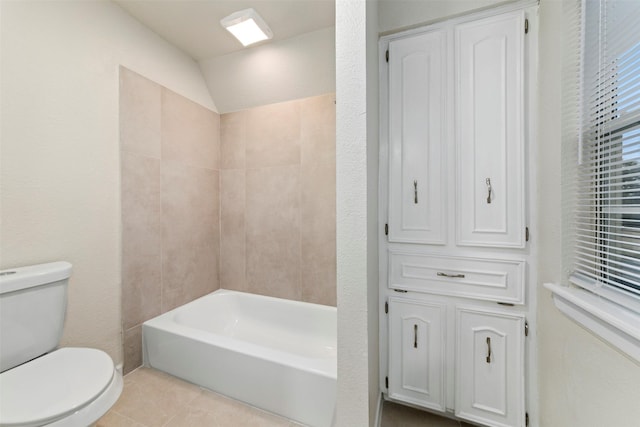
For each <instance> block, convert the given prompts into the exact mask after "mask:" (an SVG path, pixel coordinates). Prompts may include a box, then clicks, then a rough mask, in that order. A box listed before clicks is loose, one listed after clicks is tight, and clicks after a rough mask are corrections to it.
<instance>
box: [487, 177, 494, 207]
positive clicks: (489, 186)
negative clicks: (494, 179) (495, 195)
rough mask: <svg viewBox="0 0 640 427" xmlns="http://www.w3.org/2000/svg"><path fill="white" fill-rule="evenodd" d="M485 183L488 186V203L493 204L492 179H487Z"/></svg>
mask: <svg viewBox="0 0 640 427" xmlns="http://www.w3.org/2000/svg"><path fill="white" fill-rule="evenodd" d="M485 183H486V184H487V203H491V192H492V191H493V190H492V189H491V178H487V179H486V180H485Z"/></svg>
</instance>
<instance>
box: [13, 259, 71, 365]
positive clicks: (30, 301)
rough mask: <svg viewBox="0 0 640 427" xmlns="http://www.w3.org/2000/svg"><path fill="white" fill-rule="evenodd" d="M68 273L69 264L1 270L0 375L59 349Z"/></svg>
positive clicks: (58, 263) (61, 263)
mask: <svg viewBox="0 0 640 427" xmlns="http://www.w3.org/2000/svg"><path fill="white" fill-rule="evenodd" d="M70 274H71V264H69V263H68V262H52V263H48V264H39V265H33V266H29V267H20V268H13V269H9V270H2V271H0V343H1V345H0V372H2V371H5V370H7V369H10V368H13V367H14V366H17V365H20V364H22V363H24V362H27V361H29V360H31V359H34V358H36V357H38V356H41V355H43V354H44V353H47V352H49V351H51V350H53V349H55V348H56V347H57V346H58V343H59V342H60V338H61V336H62V328H63V326H64V316H65V311H66V307H67V282H68V279H69V276H70Z"/></svg>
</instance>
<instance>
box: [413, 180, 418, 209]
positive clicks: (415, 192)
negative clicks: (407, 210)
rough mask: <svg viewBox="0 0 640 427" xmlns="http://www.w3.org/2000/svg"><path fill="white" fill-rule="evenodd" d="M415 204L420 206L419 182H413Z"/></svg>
mask: <svg viewBox="0 0 640 427" xmlns="http://www.w3.org/2000/svg"><path fill="white" fill-rule="evenodd" d="M413 203H415V204H416V205H417V204H418V181H416V180H413Z"/></svg>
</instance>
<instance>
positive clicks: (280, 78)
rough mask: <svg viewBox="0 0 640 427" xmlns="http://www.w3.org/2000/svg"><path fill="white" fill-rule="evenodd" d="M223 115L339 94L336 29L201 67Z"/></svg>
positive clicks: (202, 63) (235, 54) (207, 62)
mask: <svg viewBox="0 0 640 427" xmlns="http://www.w3.org/2000/svg"><path fill="white" fill-rule="evenodd" d="M200 66H201V68H202V72H203V74H204V76H205V78H206V81H207V84H208V85H209V90H210V92H211V95H212V96H213V99H215V100H216V106H217V107H218V110H219V112H220V113H228V112H231V111H238V110H244V109H247V108H252V107H257V106H260V105H266V104H273V103H276V102H282V101H290V100H294V99H300V98H306V97H310V96H316V95H322V94H325V93H331V92H335V88H336V77H335V76H336V74H335V72H336V59H335V28H333V27H330V28H325V29H322V30H318V31H313V32H310V33H306V34H302V35H300V36H297V37H292V38H290V39H286V40H282V41H278V42H270V43H266V44H263V45H258V46H256V47H252V48H248V49H243V50H240V51H237V52H233V53H230V54H228V55H223V56H219V57H216V58H212V59H206V60H202V61H200Z"/></svg>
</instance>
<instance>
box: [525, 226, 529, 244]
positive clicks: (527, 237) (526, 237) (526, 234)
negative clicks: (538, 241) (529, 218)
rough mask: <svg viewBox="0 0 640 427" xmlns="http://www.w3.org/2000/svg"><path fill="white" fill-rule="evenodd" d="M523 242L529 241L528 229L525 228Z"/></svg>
mask: <svg viewBox="0 0 640 427" xmlns="http://www.w3.org/2000/svg"><path fill="white" fill-rule="evenodd" d="M524 240H525V241H527V242H528V241H529V227H525V229H524Z"/></svg>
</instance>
